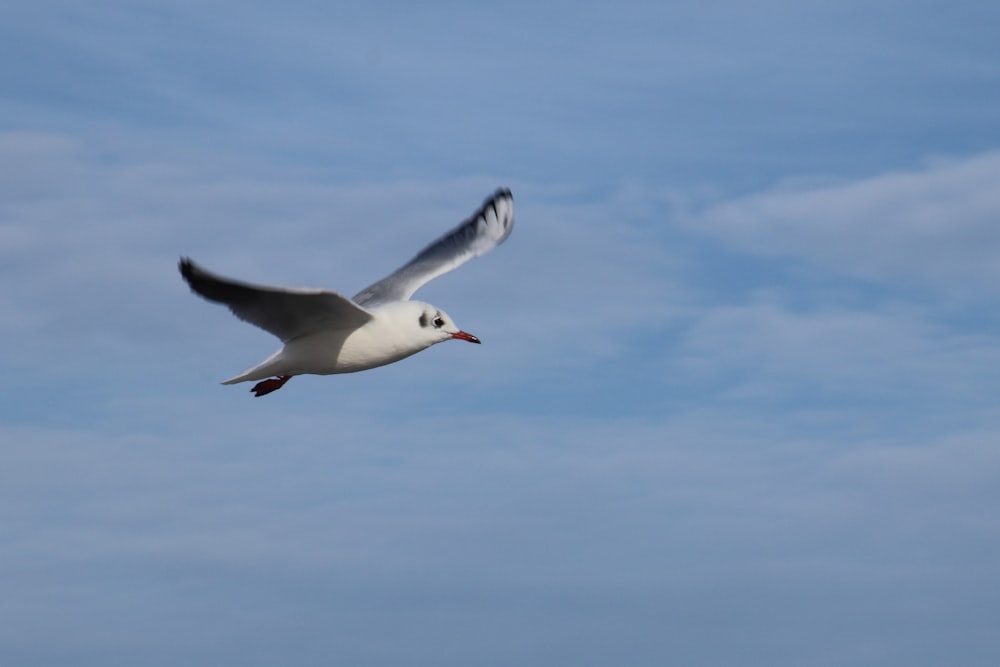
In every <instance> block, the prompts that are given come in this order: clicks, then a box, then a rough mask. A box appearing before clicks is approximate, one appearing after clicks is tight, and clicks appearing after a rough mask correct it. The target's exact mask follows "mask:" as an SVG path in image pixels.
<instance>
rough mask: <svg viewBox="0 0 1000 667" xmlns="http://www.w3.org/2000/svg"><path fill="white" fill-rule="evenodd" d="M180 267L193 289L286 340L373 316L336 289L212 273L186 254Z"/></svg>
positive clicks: (355, 324)
mask: <svg viewBox="0 0 1000 667" xmlns="http://www.w3.org/2000/svg"><path fill="white" fill-rule="evenodd" d="M178 267H179V268H180V271H181V275H182V276H184V280H186V281H187V283H188V285H190V286H191V290H192V291H193V292H195V293H197V294H199V295H201V296H203V297H204V298H206V299H208V300H209V301H215V302H216V303H222V304H225V305H227V306H229V309H230V310H231V311H233V314H234V315H236V317H238V318H240V319H241V320H244V321H245V322H249V323H250V324H255V325H257V326H258V327H260V328H261V329H263V330H264V331H268V332H270V333H273V334H274V335H275V336H277V337H278V338H280V339H281V340H282V341H285V342H287V341H290V340H292V339H293V338H298V337H300V336H305V335H307V334H310V333H315V332H317V331H322V330H325V329H356V328H358V327H360V326H361V325H362V324H364V323H365V322H367V321H368V320H370V319H371V317H372V316H371V314H370V313H369V312H368V311H367V310H365V309H364V308H362V307H361V306H359V305H358V304H356V303H354V302H353V301H351V300H350V299H348V298H347V297H345V296H341V295H340V294H337V293H336V292H331V291H328V290H321V289H310V288H303V287H267V286H263V285H251V284H250V283H244V282H240V281H238V280H231V279H229V278H223V277H222V276H217V275H215V274H214V273H210V272H208V271H206V270H205V269H203V268H201V267H200V266H198V265H197V264H195V263H194V262H192V261H191V260H190V259H188V258H186V257H184V258H182V259H181V261H180V264H179V265H178Z"/></svg>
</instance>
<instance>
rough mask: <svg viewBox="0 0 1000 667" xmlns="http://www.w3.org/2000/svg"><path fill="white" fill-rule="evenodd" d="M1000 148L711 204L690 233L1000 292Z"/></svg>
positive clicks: (979, 293) (923, 282)
mask: <svg viewBox="0 0 1000 667" xmlns="http://www.w3.org/2000/svg"><path fill="white" fill-rule="evenodd" d="M998 179H1000V153H995V152H989V153H983V154H979V155H975V156H972V157H969V158H964V159H952V160H938V161H935V162H932V163H930V164H929V165H927V166H926V167H924V168H922V169H919V170H912V171H900V172H893V173H888V174H882V175H878V176H874V177H871V178H867V179H864V180H860V181H854V182H842V183H835V184H825V185H817V186H806V187H796V186H794V185H793V186H790V187H788V188H779V189H776V190H773V191H769V192H763V193H757V194H752V195H749V196H747V197H741V198H739V199H736V200H730V201H725V202H723V203H720V204H717V205H714V206H710V207H708V208H707V209H706V210H704V211H701V212H699V213H697V214H695V215H693V216H691V218H690V219H688V221H687V224H688V225H689V227H690V228H691V229H694V230H697V231H699V232H703V233H707V234H711V235H713V236H714V237H716V238H717V239H719V240H720V241H722V242H724V243H726V244H730V245H732V246H735V247H737V248H739V249H741V250H744V251H747V252H751V253H754V254H759V255H764V256H770V257H781V258H788V259H792V260H797V261H800V262H815V263H817V264H820V265H822V266H823V267H825V268H826V269H827V270H829V271H831V272H834V273H837V274H842V275H847V276H853V277H859V278H864V279H869V280H876V281H879V282H882V283H888V284H893V285H920V286H921V287H926V288H930V289H932V290H934V291H939V292H944V293H949V294H960V295H967V296H974V297H991V298H993V297H996V296H997V295H998V291H997V289H998V288H997V286H998V285H1000V265H998V264H997V263H996V262H994V261H992V259H991V258H993V257H995V256H996V255H997V253H998V252H1000V225H998V224H997V220H1000V191H998V189H997V188H996V187H995V186H996V183H997V182H998Z"/></svg>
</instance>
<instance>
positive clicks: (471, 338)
mask: <svg viewBox="0 0 1000 667" xmlns="http://www.w3.org/2000/svg"><path fill="white" fill-rule="evenodd" d="M451 337H452V338H457V339H459V340H467V341H469V342H470V343H476V344H477V345H478V344H479V343H481V342H482V341H480V340H479V339H478V338H476V337H475V336H473V335H472V334H470V333H466V332H464V331H459V332H458V333H453V334H452V335H451Z"/></svg>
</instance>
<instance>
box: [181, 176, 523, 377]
mask: <svg viewBox="0 0 1000 667" xmlns="http://www.w3.org/2000/svg"><path fill="white" fill-rule="evenodd" d="M513 229H514V197H513V195H512V194H511V192H510V190H509V189H507V188H501V189H499V190H497V191H496V192H494V193H493V195H492V196H490V197H489V198H488V199H487V200H486V201H485V202H484V203H483V205H482V206H480V207H479V210H477V211H476V212H475V213H474V214H473V215H472V216H471V217H470V218H468V219H467V220H465V221H464V222H462V223H461V224H459V225H458V226H457V227H455V228H454V229H452V230H451V231H450V232H448V233H447V234H445V235H444V236H442V237H441V238H439V239H437V240H436V241H434V242H433V243H431V244H430V245H428V246H427V247H426V248H424V249H423V250H421V251H420V252H419V253H418V254H417V256H416V257H414V258H413V259H411V260H410V261H409V262H408V263H406V264H404V265H403V266H402V267H400V268H398V269H396V271H394V272H393V273H391V274H389V275H388V276H386V277H385V278H383V279H382V280H379V281H378V282H377V283H374V284H372V285H369V286H368V287H366V288H365V289H363V290H361V291H360V292H359V293H358V294H356V295H355V296H354V298H353V299H348V298H347V297H345V296H342V295H340V294H338V293H337V292H334V291H331V290H326V289H317V288H307V287H277V286H267V285H253V284H250V283H245V282H241V281H238V280H233V279H231V278H225V277H223V276H219V275H216V274H214V273H211V272H209V271H207V270H206V269H204V268H202V267H201V266H199V265H198V264H196V263H194V262H193V261H192V260H191V259H189V258H187V257H182V258H181V260H180V263H179V265H178V268H179V269H180V272H181V275H182V276H183V277H184V280H186V281H187V283H188V285H190V287H191V291H193V292H195V293H196V294H198V295H200V296H202V297H204V298H205V299H207V300H209V301H214V302H216V303H221V304H224V305H226V306H229V309H230V310H231V311H233V314H234V315H236V317H238V318H240V319H241V320H244V321H245V322H249V323H250V324H253V325H256V326H258V327H260V328H261V329H263V330H265V331H267V332H270V333H272V334H274V335H275V336H277V337H278V338H279V339H281V342H282V343H284V346H283V347H282V348H281V349H280V350H278V351H277V352H275V353H274V354H272V355H271V356H270V357H268V358H267V359H265V360H264V361H262V362H261V363H259V364H257V365H256V366H254V367H252V368H248V369H247V370H245V371H243V372H242V373H240V374H239V375H237V376H235V377H231V378H229V379H228V380H225V381H223V383H222V384H236V383H238V382H252V381H254V380H260V382H257V384H255V385H254V386H253V388H252V389H251V390H250V391H252V392H253V393H254V396H264V395H265V394H270V393H271V392H273V391H277V390H278V389H281V387H283V386H284V385H285V383H286V382H288V380H290V379H291V378H292V377H294V376H296V375H304V374H313V375H331V374H334V373H355V372H357V371H364V370H368V369H369V368H376V367H378V366H384V365H386V364H391V363H393V362H396V361H399V360H400V359H405V358H406V357H409V356H410V355H413V354H416V353H417V352H420V351H421V350H424V349H426V348H428V347H430V346H431V345H434V344H435V343H441V342H443V341H446V340H450V339H452V338H454V339H457V340H464V341H468V342H470V343H479V342H480V341H479V339H478V338H476V337H475V336H473V335H472V334H470V333H468V332H465V331H462V330H461V329H459V328H458V327H457V326H455V323H454V322H453V321H452V319H451V318H450V317H448V315H447V314H446V313H445V312H444V311H443V310H441V309H440V308H436V307H434V306H432V305H430V304H429V303H423V302H422V301H411V300H410V297H411V296H413V294H414V292H416V291H417V290H418V289H420V288H421V287H423V286H424V285H425V284H427V283H428V282H429V281H431V280H433V279H434V278H437V277H438V276H440V275H443V274H445V273H448V272H449V271H453V270H454V269H457V268H458V267H459V266H461V265H462V264H465V263H466V262H467V261H469V260H470V259H472V258H474V257H479V256H480V255H484V254H486V253H487V252H489V251H490V250H492V249H493V248H495V247H497V246H498V245H500V244H501V243H503V242H504V241H505V240H506V239H507V237H508V236H510V233H511V231H512V230H513Z"/></svg>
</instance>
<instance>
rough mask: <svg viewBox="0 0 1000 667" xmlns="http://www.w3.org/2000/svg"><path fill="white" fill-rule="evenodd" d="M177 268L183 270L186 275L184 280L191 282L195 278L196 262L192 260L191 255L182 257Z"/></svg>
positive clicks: (182, 272) (182, 273) (183, 274)
mask: <svg viewBox="0 0 1000 667" xmlns="http://www.w3.org/2000/svg"><path fill="white" fill-rule="evenodd" d="M177 270H178V271H180V272H181V275H182V276H184V280H186V281H188V283H189V284H190V282H191V280H192V279H193V278H194V273H195V264H194V262H192V261H191V258H190V257H181V258H180V260H179V261H178V262H177Z"/></svg>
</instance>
